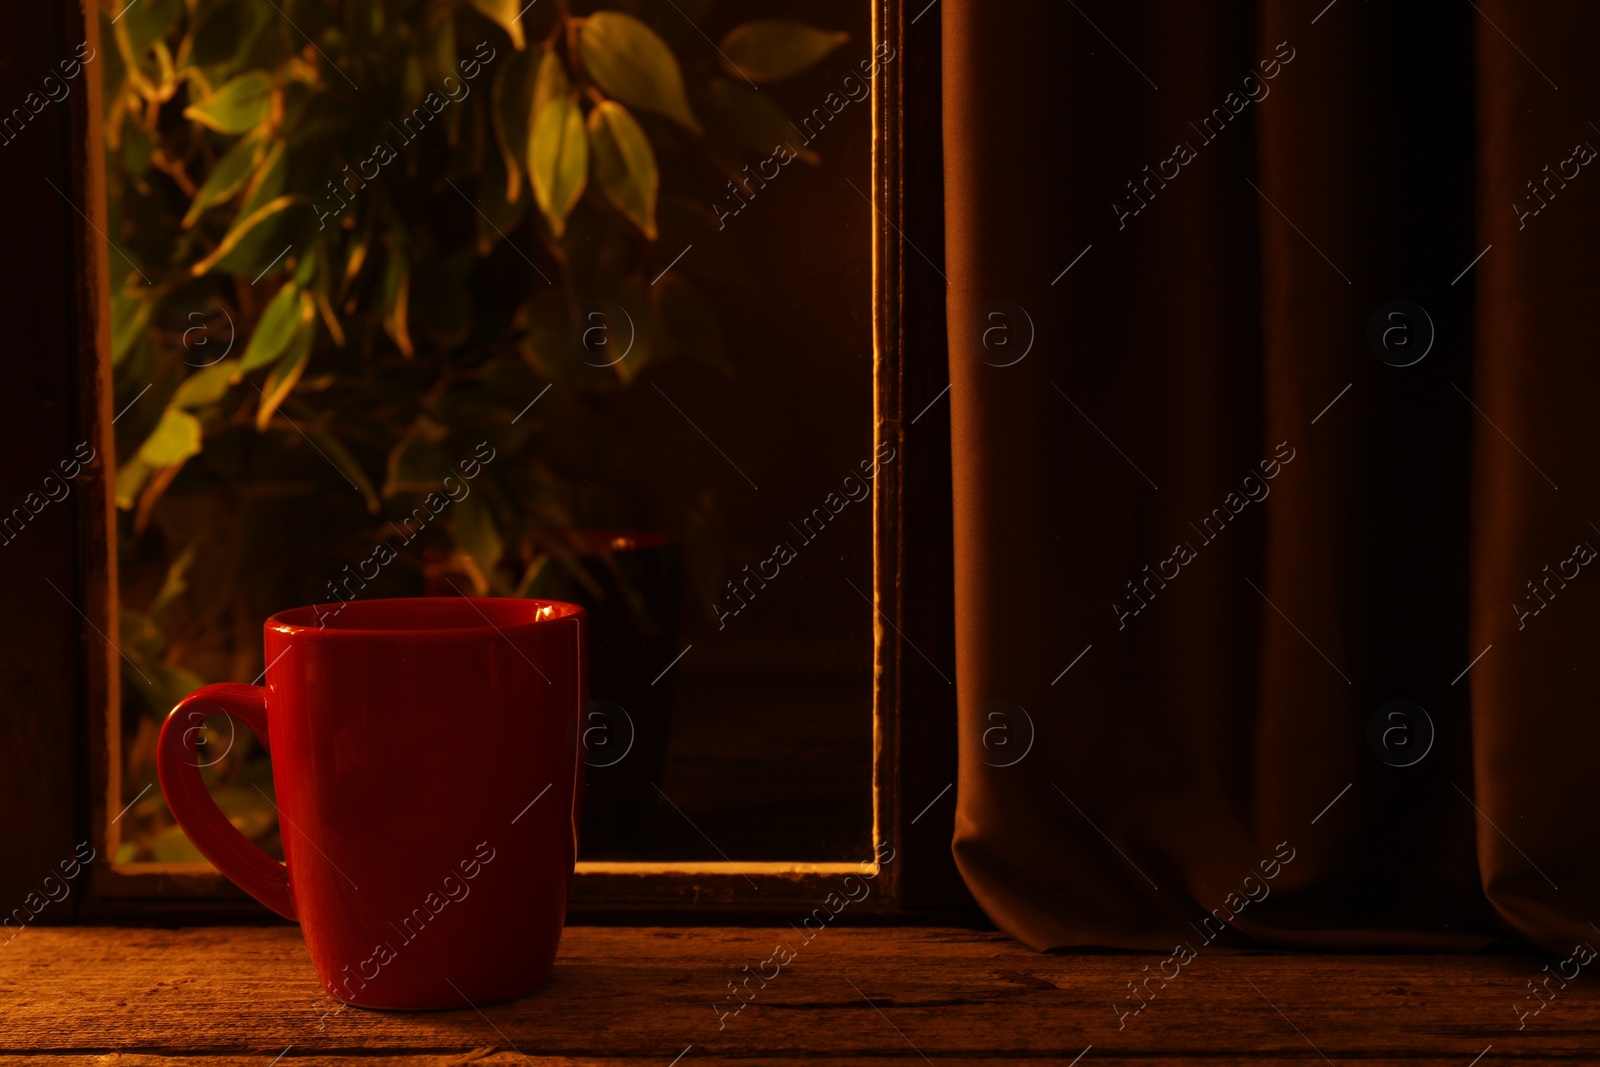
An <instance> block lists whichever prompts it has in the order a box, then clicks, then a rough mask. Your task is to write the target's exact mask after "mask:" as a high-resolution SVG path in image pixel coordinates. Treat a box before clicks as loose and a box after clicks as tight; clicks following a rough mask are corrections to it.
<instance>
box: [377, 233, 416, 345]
mask: <svg viewBox="0 0 1600 1067" xmlns="http://www.w3.org/2000/svg"><path fill="white" fill-rule="evenodd" d="M410 305H411V264H410V263H408V262H406V256H405V249H404V248H403V247H402V246H401V245H400V243H399V242H398V241H394V242H391V245H390V250H389V264H388V266H387V267H386V268H385V269H384V272H383V331H384V332H385V333H387V334H388V335H389V337H390V338H391V339H393V341H394V343H395V344H396V345H397V346H398V347H399V349H400V352H401V354H402V355H404V356H405V357H406V358H407V359H410V358H411V357H412V356H414V355H416V348H415V347H413V345H412V344H411V327H410V326H409V325H408V324H407V321H406V320H407V318H408V315H409V311H410Z"/></svg>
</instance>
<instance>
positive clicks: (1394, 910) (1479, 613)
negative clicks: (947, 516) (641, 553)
mask: <svg viewBox="0 0 1600 1067" xmlns="http://www.w3.org/2000/svg"><path fill="white" fill-rule="evenodd" d="M1319 9H1320V11H1319ZM940 10H941V12H942V17H943V20H944V34H943V39H944V45H943V47H944V71H945V88H944V115H945V118H944V122H945V186H946V231H947V232H946V242H947V273H948V277H949V282H950V290H949V297H950V298H949V302H948V308H949V335H950V345H951V353H950V355H951V359H950V364H951V383H952V387H951V391H950V402H951V418H952V438H953V471H954V479H955V484H954V503H955V516H954V518H955V535H956V558H955V567H956V585H957V592H956V605H955V608H956V612H957V655H958V664H957V672H958V678H957V685H958V688H959V700H960V720H961V763H960V781H959V788H958V800H957V821H956V833H955V840H954V846H953V847H954V851H955V856H956V860H957V863H958V865H959V867H960V869H961V871H962V874H963V876H964V877H965V879H966V880H967V883H968V885H969V887H970V888H971V889H972V891H973V893H974V895H975V896H976V898H977V899H978V901H979V903H980V904H981V905H982V906H983V907H984V909H985V910H986V912H987V913H988V914H989V915H990V917H991V918H992V919H994V921H995V922H996V923H997V924H998V925H999V926H1000V927H1001V928H1002V929H1004V930H1005V931H1006V932H1007V933H1009V934H1011V935H1012V936H1014V937H1017V938H1018V939H1019V940H1021V941H1023V942H1025V943H1027V944H1030V945H1032V946H1034V947H1036V948H1040V949H1048V948H1059V947H1068V946H1090V945H1098V946H1110V947H1120V948H1140V949H1159V950H1163V951H1168V950H1171V949H1172V948H1173V946H1174V944H1175V943H1178V942H1186V943H1188V944H1189V945H1190V946H1192V947H1194V948H1196V949H1198V948H1201V947H1204V946H1207V945H1213V944H1214V945H1219V946H1221V945H1228V946H1242V945H1250V944H1271V945H1281V946H1299V947H1325V948H1380V949H1385V948H1395V949H1398V948H1407V949H1427V950H1471V949H1476V948H1480V947H1483V946H1485V945H1488V944H1491V943H1493V942H1496V941H1517V940H1526V941H1531V942H1534V943H1537V944H1539V945H1542V946H1543V947H1545V948H1548V949H1551V950H1556V951H1562V952H1565V951H1567V950H1569V949H1570V948H1571V947H1572V945H1573V943H1574V942H1575V941H1579V940H1584V939H1587V938H1595V939H1597V940H1600V927H1592V926H1591V925H1590V921H1591V920H1594V921H1595V922H1600V899H1597V893H1600V863H1597V862H1596V859H1595V856H1596V845H1597V843H1600V842H1597V837H1600V832H1597V831H1600V801H1597V799H1596V797H1595V796H1594V790H1593V787H1592V784H1591V783H1593V782H1594V781H1595V778H1596V775H1595V774H1594V773H1593V771H1592V770H1590V768H1591V767H1592V765H1593V762H1594V760H1595V758H1596V756H1597V755H1600V726H1597V725H1596V722H1597V718H1600V667H1597V666H1596V663H1595V661H1596V659H1597V657H1596V655H1595V652H1596V646H1597V643H1600V642H1597V638H1600V621H1597V620H1600V573H1596V574H1591V573H1589V572H1590V571H1591V570H1594V571H1600V568H1590V567H1587V565H1586V564H1585V563H1583V562H1578V561H1579V560H1580V559H1581V557H1584V556H1585V555H1587V554H1589V553H1590V552H1592V549H1588V550H1586V549H1585V548H1584V547H1583V546H1584V545H1586V544H1587V545H1592V546H1595V547H1600V526H1595V525H1591V520H1592V521H1593V522H1594V523H1600V492H1597V490H1600V474H1597V473H1596V469H1595V468H1596V459H1597V458H1600V426H1597V420H1596V418H1595V415H1594V412H1593V409H1594V407H1595V405H1596V404H1597V403H1600V390H1597V389H1596V388H1595V387H1596V385H1600V370H1597V369H1596V367H1595V361H1594V360H1593V359H1592V358H1591V357H1589V355H1588V351H1589V349H1590V348H1591V347H1592V343H1593V342H1592V337H1591V335H1592V332H1593V331H1592V328H1591V325H1590V322H1591V320H1590V313H1589V309H1590V308H1591V307H1592V306H1593V305H1594V303H1595V297H1596V295H1597V289H1600V286H1597V281H1600V270H1597V265H1596V262H1595V256H1596V251H1595V248H1596V242H1595V238H1596V236H1597V235H1600V229H1597V226H1596V224H1597V223H1600V178H1592V177H1590V176H1589V175H1588V173H1587V170H1586V169H1585V167H1584V163H1583V162H1580V161H1579V160H1580V159H1581V158H1584V157H1586V156H1587V154H1588V153H1589V152H1592V149H1585V148H1584V145H1585V144H1600V129H1596V128H1595V127H1593V126H1591V125H1590V124H1589V122H1588V118H1587V117H1586V116H1585V115H1584V113H1583V111H1582V108H1583V102H1584V100H1586V99H1593V90H1594V89H1595V88H1596V85H1595V82H1596V80H1597V78H1596V75H1595V74H1594V72H1593V69H1592V68H1593V63H1592V61H1586V60H1585V54H1586V53H1588V52H1592V51H1593V48H1594V46H1595V44H1596V43H1600V10H1596V9H1593V8H1591V7H1589V6H1585V5H1581V4H1578V3H1575V2H1572V3H1560V4H1557V3H1552V4H1548V5H1541V6H1540V7H1539V8H1538V9H1537V10H1528V9H1526V8H1525V7H1518V6H1516V5H1514V4H1512V3H1510V2H1509V0H1479V2H1478V4H1477V6H1476V7H1473V6H1472V5H1466V6H1464V7H1462V8H1461V9H1460V10H1455V9H1453V8H1452V9H1450V10H1449V11H1444V10H1441V9H1436V8H1429V9H1427V10H1411V9H1409V8H1407V7H1405V6H1403V5H1399V4H1357V3H1335V4H1333V5H1329V6H1327V7H1323V5H1321V4H1309V5H1307V4H1293V5H1291V4H1287V3H1265V2H1262V3H1246V2H1238V0H1234V2H1208V3H1199V2H1173V3H1163V4H1160V5H1156V4H1141V5H1122V4H1112V3H1109V2H1093V3H1091V2H1085V0H1079V2H1078V3H1076V4H1063V5H1057V4H1043V3H1023V2H1020V0H1008V2H1001V3H986V4H979V3H976V2H975V0H942V3H941V5H940ZM1513 42H1514V43H1513ZM1536 64H1537V65H1536ZM1551 78H1554V79H1555V81H1554V82H1553V83H1552V82H1551V81H1550V80H1549V79H1551ZM1556 85H1559V89H1557V88H1556V87H1555V86H1556ZM1547 164H1548V166H1549V169H1548V170H1546V169H1544V168H1545V167H1546V165H1547ZM1529 181H1534V182H1535V183H1536V184H1535V185H1534V186H1533V187H1529V186H1528V185H1527V184H1525V183H1527V182H1529ZM1591 181H1592V182H1593V183H1594V185H1593V187H1592V188H1590V187H1589V185H1588V183H1589V182H1591ZM1536 194H1539V195H1538V196H1536ZM1535 208H1537V209H1538V213H1537V214H1530V211H1532V210H1533V209H1535ZM1485 249H1487V250H1485ZM1558 486H1559V488H1557V487H1558ZM1546 565H1548V568H1549V569H1548V570H1546V569H1544V568H1545V567H1546ZM1530 581H1531V582H1533V583H1535V584H1534V585H1532V586H1531V587H1530V586H1529V585H1528V583H1529V582H1530ZM1534 608H1539V610H1538V611H1537V612H1536V613H1535V612H1533V611H1532V609H1534ZM1586 772H1587V773H1586Z"/></svg>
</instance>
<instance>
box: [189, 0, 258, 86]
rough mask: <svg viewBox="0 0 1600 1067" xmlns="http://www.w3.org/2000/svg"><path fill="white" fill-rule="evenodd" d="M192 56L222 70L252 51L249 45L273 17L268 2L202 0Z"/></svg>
mask: <svg viewBox="0 0 1600 1067" xmlns="http://www.w3.org/2000/svg"><path fill="white" fill-rule="evenodd" d="M200 7H201V9H202V10H201V12H200V15H199V18H200V23H199V26H198V27H197V28H196V29H195V31H194V46H193V48H192V49H191V50H190V53H189V60H190V62H192V63H194V64H195V65H196V66H199V67H216V68H218V70H219V71H220V72H221V73H222V74H224V75H225V74H226V73H227V72H228V71H231V70H233V69H234V68H235V67H237V66H238V65H239V64H240V63H241V62H243V61H244V59H245V58H246V57H248V56H249V55H250V51H251V49H250V45H251V43H252V42H253V41H254V40H255V36H256V34H257V33H259V32H260V30H261V27H262V26H264V25H266V22H267V19H269V18H272V17H274V13H273V11H272V9H271V8H270V7H267V6H266V5H265V4H239V3H234V4H202V5H200Z"/></svg>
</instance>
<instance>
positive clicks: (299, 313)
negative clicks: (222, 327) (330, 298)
mask: <svg viewBox="0 0 1600 1067" xmlns="http://www.w3.org/2000/svg"><path fill="white" fill-rule="evenodd" d="M312 310H313V311H314V310H315V309H314V308H313V309H312ZM309 318H310V315H309V314H308V313H307V310H306V305H305V304H303V303H302V302H301V300H300V290H299V289H297V288H296V287H295V285H294V283H292V282H290V283H287V284H285V285H284V286H282V287H281V288H280V289H279V290H278V291H277V292H276V293H275V294H273V297H272V299H271V300H269V301H268V302H267V308H266V310H265V311H263V312H262V313H261V319H260V321H258V322H257V323H256V328H255V332H254V333H252V334H251V335H250V343H249V344H248V345H246V346H245V349H244V359H243V362H241V363H240V365H239V373H240V374H248V373H249V372H251V371H253V370H255V369H256V368H257V367H264V366H266V365H267V364H268V363H271V362H272V361H273V360H275V359H277V358H278V357H279V356H281V355H282V354H283V351H284V349H286V348H288V347H289V342H290V341H292V340H294V336H295V330H296V329H298V328H299V326H300V324H301V323H303V322H304V321H306V320H307V319H309Z"/></svg>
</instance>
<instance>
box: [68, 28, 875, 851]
mask: <svg viewBox="0 0 1600 1067" xmlns="http://www.w3.org/2000/svg"><path fill="white" fill-rule="evenodd" d="M480 8H482V9H490V10H495V11H502V12H503V14H502V15H500V16H499V17H498V20H497V18H495V17H490V16H488V15H485V14H483V13H482V12H481V11H480ZM871 13H872V12H871V8H870V6H869V5H868V4H867V3H865V2H862V0H818V2H812V3H808V4H805V5H798V4H796V3H794V2H793V0H782V2H780V0H716V2H715V3H713V2H712V0H677V2H673V0H660V2H657V0H615V2H613V3H604V4H601V3H580V2H578V0H571V2H570V3H568V2H563V0H543V2H540V3H537V4H531V5H529V6H528V8H527V9H526V10H524V11H523V12H522V14H521V15H520V16H517V17H516V18H512V17H511V16H512V15H515V12H514V11H512V10H511V9H510V8H508V7H504V6H499V7H497V6H496V5H492V4H482V5H469V4H456V5H452V4H445V3H436V2H425V0H412V2H408V3H381V4H380V3H378V2H376V0H342V2H340V3H335V4H328V3H322V2H316V3H312V2H309V0H284V2H282V3H281V4H280V5H279V6H278V7H276V8H275V7H274V6H273V5H262V4H258V3H255V2H254V0H200V2H199V3H198V4H195V5H184V4H181V3H175V2H171V3H169V2H166V0H144V2H143V3H141V4H140V5H138V6H137V7H130V8H128V9H125V10H124V12H123V14H122V15H121V16H118V17H117V22H116V25H112V16H110V15H103V16H102V26H101V29H102V34H103V42H104V47H103V49H102V52H103V62H102V63H101V64H99V67H100V69H99V71H98V75H99V76H100V77H101V78H102V83H103V86H104V97H105V108H106V118H105V142H106V143H105V166H106V176H107V183H106V185H107V197H108V204H107V208H108V221H109V225H108V227H107V233H108V237H109V241H110V245H111V247H110V249H109V250H108V260H109V263H110V267H111V287H112V304H113V334H114V344H113V347H114V352H113V358H114V361H115V382H116V397H115V402H114V405H113V406H114V410H115V411H116V413H117V414H116V422H115V427H114V429H115V436H116V449H117V457H116V459H117V464H118V466H117V484H116V494H117V505H118V512H117V532H118V546H117V559H118V568H119V595H120V599H121V632H120V637H119V641H118V643H119V645H120V647H121V649H122V651H123V652H124V653H126V656H127V659H126V661H125V662H124V667H123V700H122V722H121V727H120V728H121V733H122V751H123V803H128V804H131V805H132V806H131V808H130V809H129V811H128V813H127V814H126V815H125V816H124V817H123V818H122V819H121V820H120V822H119V827H118V828H119V831H120V832H121V847H120V850H119V853H118V859H119V860H120V861H122V862H142V861H149V860H156V861H167V862H181V861H196V860H198V859H199V856H198V854H197V853H196V852H195V851H194V850H193V848H192V846H191V845H190V844H189V843H188V841H187V839H186V838H185V837H184V836H183V834H182V832H181V830H179V829H178V828H177V827H176V826H175V825H174V824H173V822H172V819H171V816H170V814H169V813H168V812H167V810H166V807H165V804H164V801H163V800H162V797H161V794H160V789H159V788H153V787H152V784H153V783H154V782H155V762H154V742H155V736H156V732H157V730H158V728H159V725H160V721H161V717H162V716H164V715H165V713H166V712H167V710H168V709H169V708H170V707H171V706H172V704H173V703H175V702H176V701H177V700H178V699H179V698H180V697H182V696H183V695H184V694H186V693H187V692H189V691H191V690H192V689H194V688H196V687H198V686H200V685H202V684H205V683H208V682H216V681H241V682H249V681H252V680H256V681H258V682H259V680H260V678H261V675H262V672H263V669H264V668H265V667H266V666H267V665H266V664H264V663H263V662H262V657H261V624H262V621H263V620H264V619H265V618H266V617H267V616H268V615H270V614H272V613H274V612H276V611H280V610H283V609H286V608H289V607H294V606H298V605H302V604H309V603H328V604H330V605H331V607H330V608H329V609H328V610H337V607H338V604H339V603H340V602H342V601H347V600H353V599H365V598H370V597H381V596H418V595H426V596H460V595H475V596H534V597H547V598H554V599H568V600H577V601H580V602H582V603H585V604H586V605H587V606H588V607H589V609H590V612H591V615H592V617H593V620H594V625H593V630H592V633H593V636H594V641H593V647H592V660H593V668H594V670H593V678H592V690H593V696H594V698H595V702H594V704H593V705H592V706H591V709H590V719H589V722H588V724H587V729H586V733H585V736H586V738H587V739H588V745H587V758H588V761H589V763H590V771H589V778H590V790H589V795H588V798H587V801H586V804H587V809H588V810H587V815H586V821H585V831H584V849H583V856H584V857H585V858H618V859H674V860H682V859H707V860H720V859H723V858H731V859H735V860H738V859H770V860H828V859H858V858H860V857H861V856H862V855H864V854H865V853H866V852H867V850H868V848H869V838H870V828H871V762H872V747H871V746H872V719H871V713H872V712H871V708H872V634H873V625H872V622H873V614H874V609H873V607H872V603H871V597H872V592H873V590H872V536H873V533H872V514H871V509H872V502H871V496H870V492H871V487H872V485H873V480H872V476H873V475H874V474H876V472H877V471H879V470H881V469H882V467H883V465H884V464H889V463H893V462H894V458H895V457H894V456H893V455H892V453H889V452H887V451H883V452H880V451H878V450H876V449H875V446H874V442H873V428H872V387H873V364H872V345H871V323H872V307H871V289H870V283H871V278H870V269H871V265H870V254H871V227H872V223H873V218H872V208H871V206H870V203H869V202H868V200H867V194H869V193H870V184H869V183H870V169H871V147H870V146H871V122H872V115H871V104H870V100H869V99H868V97H867V92H868V90H869V86H870V84H871V76H870V75H871V74H872V73H873V71H874V69H875V65H874V64H873V62H872V55H873V51H872V45H871V39H870V38H871V34H870V20H871ZM796 20H803V22H797V21H796ZM575 55H576V56H579V57H581V62H574V56H575ZM640 57H643V58H642V59H641V58H640ZM484 743H485V745H486V746H489V745H493V744H494V739H493V738H485V739H484ZM199 756H200V760H201V762H202V764H203V765H204V769H205V773H206V774H207V776H208V777H209V778H210V779H211V780H212V782H213V784H214V795H215V797H216V799H217V801H218V803H219V804H220V805H221V806H222V808H223V810H224V812H225V813H226V814H227V815H228V816H229V818H230V819H232V820H233V821H234V823H235V824H236V825H237V826H239V827H240V828H241V829H242V830H243V831H244V832H245V833H246V834H247V835H249V836H250V837H252V839H254V840H256V841H257V842H258V843H259V844H261V845H262V847H264V848H266V849H267V850H268V851H272V852H275V854H278V855H281V851H278V849H279V844H280V843H279V840H278V836H277V835H278V829H277V815H276V812H275V809H274V806H273V803H272V796H273V790H272V777H271V769H270V760H269V759H268V758H267V756H266V754H265V752H264V751H263V750H262V749H261V747H260V746H259V745H258V744H257V743H256V741H255V739H254V738H253V737H251V736H250V735H249V733H248V731H246V730H245V729H244V727H243V726H239V727H238V728H237V730H236V729H234V727H233V725H232V724H231V723H230V722H228V721H227V720H219V721H216V722H214V723H210V724H208V726H207V728H206V731H205V738H204V740H203V743H202V745H201V747H200V749H199Z"/></svg>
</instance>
